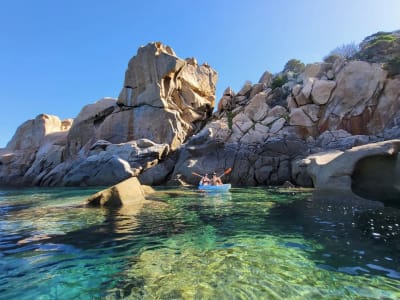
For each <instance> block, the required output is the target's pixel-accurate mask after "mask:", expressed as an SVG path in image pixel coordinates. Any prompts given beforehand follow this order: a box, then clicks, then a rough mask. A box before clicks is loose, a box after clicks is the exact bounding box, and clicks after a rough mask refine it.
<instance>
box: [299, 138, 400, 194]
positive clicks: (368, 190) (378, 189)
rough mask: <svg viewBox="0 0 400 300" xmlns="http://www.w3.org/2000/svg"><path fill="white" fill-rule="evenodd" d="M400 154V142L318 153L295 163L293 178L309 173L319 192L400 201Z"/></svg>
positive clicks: (392, 141)
mask: <svg viewBox="0 0 400 300" xmlns="http://www.w3.org/2000/svg"><path fill="white" fill-rule="evenodd" d="M399 151H400V140H390V141H385V142H379V143H375V144H368V145H363V146H358V147H354V148H351V149H349V150H346V151H339V150H333V151H330V152H322V153H317V154H313V155H310V156H308V157H306V158H304V159H301V160H298V161H295V162H294V164H293V166H292V172H293V174H292V177H293V178H298V177H299V178H301V177H303V175H304V173H306V174H307V175H309V176H310V177H311V178H312V181H313V185H314V187H316V188H318V189H322V190H329V189H331V190H345V191H351V190H353V191H354V192H355V193H357V194H359V195H360V196H362V197H365V198H367V199H368V198H369V199H371V200H380V201H383V200H385V199H386V198H388V197H389V198H390V200H391V199H392V198H396V199H400V198H399V197H400V182H399V180H398V175H399V174H400V161H398V156H399ZM366 171H368V172H366ZM371 171H372V172H373V174H371ZM371 197H372V198H373V199H372V198H371Z"/></svg>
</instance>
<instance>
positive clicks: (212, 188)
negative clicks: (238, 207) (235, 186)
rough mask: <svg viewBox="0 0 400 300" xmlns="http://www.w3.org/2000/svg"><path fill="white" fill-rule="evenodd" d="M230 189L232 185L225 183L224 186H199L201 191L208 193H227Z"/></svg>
mask: <svg viewBox="0 0 400 300" xmlns="http://www.w3.org/2000/svg"><path fill="white" fill-rule="evenodd" d="M230 188H231V184H230V183H225V184H223V185H199V190H202V191H207V192H227V191H229V189H230Z"/></svg>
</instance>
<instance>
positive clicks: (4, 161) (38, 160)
mask: <svg viewBox="0 0 400 300" xmlns="http://www.w3.org/2000/svg"><path fill="white" fill-rule="evenodd" d="M71 124H72V120H70V119H69V120H64V121H61V120H60V119H59V118H58V117H57V116H52V115H46V114H40V115H38V116H37V117H36V118H35V119H33V120H29V121H26V122H25V123H23V124H22V125H21V126H20V127H18V129H17V131H16V133H15V134H14V136H13V138H12V139H11V141H10V142H9V143H8V144H7V147H6V148H5V149H0V185H13V186H18V185H32V184H34V182H37V181H36V180H38V181H40V180H39V179H37V177H38V176H39V177H41V176H43V175H44V174H45V173H46V172H48V171H49V170H51V169H52V168H53V167H55V166H56V165H57V164H59V163H60V162H61V157H62V154H63V151H64V148H65V143H66V138H67V133H68V130H69V129H70V126H71Z"/></svg>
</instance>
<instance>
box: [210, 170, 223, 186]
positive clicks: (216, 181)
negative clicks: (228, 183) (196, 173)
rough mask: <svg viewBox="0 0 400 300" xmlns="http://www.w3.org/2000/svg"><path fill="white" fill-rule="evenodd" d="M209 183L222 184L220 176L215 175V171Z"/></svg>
mask: <svg viewBox="0 0 400 300" xmlns="http://www.w3.org/2000/svg"><path fill="white" fill-rule="evenodd" d="M211 184H212V185H222V180H221V178H220V177H218V176H217V173H215V172H214V173H213V174H212V178H211Z"/></svg>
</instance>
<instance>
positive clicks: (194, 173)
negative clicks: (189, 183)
mask: <svg viewBox="0 0 400 300" xmlns="http://www.w3.org/2000/svg"><path fill="white" fill-rule="evenodd" d="M192 174H193V175H196V176H199V177H203V175H200V174H197V173H196V172H192Z"/></svg>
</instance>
